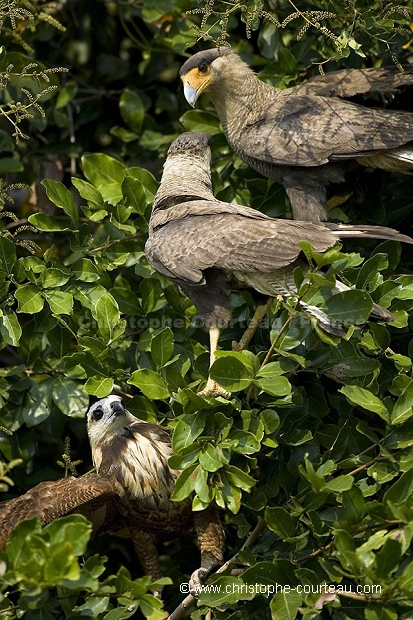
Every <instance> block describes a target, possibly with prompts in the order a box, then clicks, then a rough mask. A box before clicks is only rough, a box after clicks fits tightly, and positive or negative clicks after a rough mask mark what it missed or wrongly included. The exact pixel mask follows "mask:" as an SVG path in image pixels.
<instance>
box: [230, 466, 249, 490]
mask: <svg viewBox="0 0 413 620" xmlns="http://www.w3.org/2000/svg"><path fill="white" fill-rule="evenodd" d="M224 471H225V474H226V476H227V478H228V481H229V482H230V483H231V484H232V485H233V486H234V487H237V488H240V489H243V490H244V491H249V490H250V489H251V488H252V487H253V486H254V485H255V484H256V481H255V480H254V478H252V477H251V476H250V475H249V474H246V473H245V471H242V469H239V467H235V465H225V466H224Z"/></svg>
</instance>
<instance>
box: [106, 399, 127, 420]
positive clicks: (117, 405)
mask: <svg viewBox="0 0 413 620" xmlns="http://www.w3.org/2000/svg"><path fill="white" fill-rule="evenodd" d="M125 413H126V410H125V407H124V406H123V405H122V403H121V402H120V401H117V400H116V401H114V402H113V403H112V413H111V416H110V417H111V418H113V417H116V416H119V415H125Z"/></svg>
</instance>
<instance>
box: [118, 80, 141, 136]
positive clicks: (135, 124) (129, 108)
mask: <svg viewBox="0 0 413 620" xmlns="http://www.w3.org/2000/svg"><path fill="white" fill-rule="evenodd" d="M119 109H120V113H121V115H122V118H123V120H124V121H125V123H126V124H127V125H128V126H129V127H130V128H131V129H132V131H134V132H135V133H137V134H140V131H141V128H142V123H143V119H144V118H145V106H144V105H143V102H142V99H141V98H140V96H139V95H138V94H137V93H135V92H133V91H131V90H129V89H128V88H126V89H125V90H124V91H123V93H122V94H121V96H120V100H119Z"/></svg>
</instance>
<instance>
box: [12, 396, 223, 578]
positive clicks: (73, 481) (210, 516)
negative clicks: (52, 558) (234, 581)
mask: <svg viewBox="0 0 413 620" xmlns="http://www.w3.org/2000/svg"><path fill="white" fill-rule="evenodd" d="M87 430H88V435H89V441H90V446H91V449H92V459H93V463H94V465H95V468H96V473H95V474H93V475H91V476H88V477H85V478H74V477H69V478H63V479H61V480H57V481H55V482H42V483H40V484H39V485H37V486H36V487H34V488H33V489H31V490H30V491H28V492H27V493H25V494H24V495H22V496H21V497H17V498H16V499H12V500H8V501H6V502H3V504H0V548H3V547H4V545H5V544H6V540H7V537H8V535H9V533H10V531H11V529H12V528H13V527H14V526H15V525H16V524H17V523H19V522H20V521H21V520H23V519H26V518H30V517H32V516H34V515H39V516H40V518H41V520H42V523H43V524H45V523H49V522H50V521H52V520H53V519H55V518H57V517H59V516H63V515H65V514H68V513H70V512H72V511H74V510H76V511H78V512H82V513H83V514H85V516H87V517H88V518H90V519H91V521H92V523H93V524H94V529H95V530H97V531H106V532H109V533H112V534H116V533H119V532H120V531H122V530H123V532H126V535H128V536H130V538H131V539H132V542H133V545H134V548H135V551H136V553H137V555H138V557H139V560H140V562H141V564H142V567H143V569H144V570H145V572H146V573H147V574H150V575H152V576H153V577H154V578H157V577H160V575H161V572H160V566H159V561H158V555H157V549H156V545H157V540H168V539H172V538H175V537H177V536H179V535H180V534H182V533H183V532H184V531H186V530H187V529H189V528H190V527H192V526H195V528H196V530H197V533H198V534H199V532H201V533H202V532H203V529H207V530H208V532H209V534H210V535H209V536H206V537H204V538H202V541H201V540H200V547H201V568H200V569H198V571H195V573H194V575H193V581H194V583H195V585H198V581H197V580H198V576H197V575H198V572H199V571H201V572H200V575H204V574H207V573H208V571H210V570H211V569H212V568H213V567H214V566H216V565H217V564H218V563H220V562H221V561H222V555H223V532H222V527H221V525H220V522H219V517H218V514H217V513H216V511H215V509H214V508H213V507H209V508H207V509H206V510H205V511H201V512H198V513H194V514H193V513H192V510H191V501H192V500H191V498H188V499H186V500H183V501H182V502H173V501H171V495H172V493H173V491H174V487H175V481H176V478H177V476H178V475H179V471H176V470H173V469H171V468H170V467H169V465H168V459H169V458H170V457H171V456H172V454H173V453H172V448H171V442H170V437H169V434H168V433H167V432H166V431H165V430H164V429H163V428H162V427H161V426H159V425H156V424H149V423H147V422H144V421H142V420H139V419H137V418H135V416H133V415H132V414H131V413H130V412H129V411H127V409H125V407H124V406H123V404H122V402H121V398H120V397H119V396H114V395H113V396H108V397H106V398H104V399H102V400H99V401H98V402H96V403H95V404H94V405H92V407H91V408H90V409H89V411H88V414H87ZM201 569H202V570H201Z"/></svg>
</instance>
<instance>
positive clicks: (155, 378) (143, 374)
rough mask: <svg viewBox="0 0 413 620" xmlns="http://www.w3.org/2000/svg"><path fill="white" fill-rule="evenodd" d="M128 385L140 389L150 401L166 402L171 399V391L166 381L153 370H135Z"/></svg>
mask: <svg viewBox="0 0 413 620" xmlns="http://www.w3.org/2000/svg"><path fill="white" fill-rule="evenodd" d="M128 383H130V384H131V385H135V386H136V387H138V388H139V389H140V390H141V391H142V393H143V394H144V395H145V396H146V397H147V398H149V399H150V400H155V399H161V400H164V399H166V398H168V397H169V390H168V386H167V385H166V382H165V379H164V378H163V377H161V375H159V374H158V373H157V372H154V371H153V370H149V369H147V368H141V369H140V370H135V371H134V372H133V373H132V376H131V378H130V379H129V381H128Z"/></svg>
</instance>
